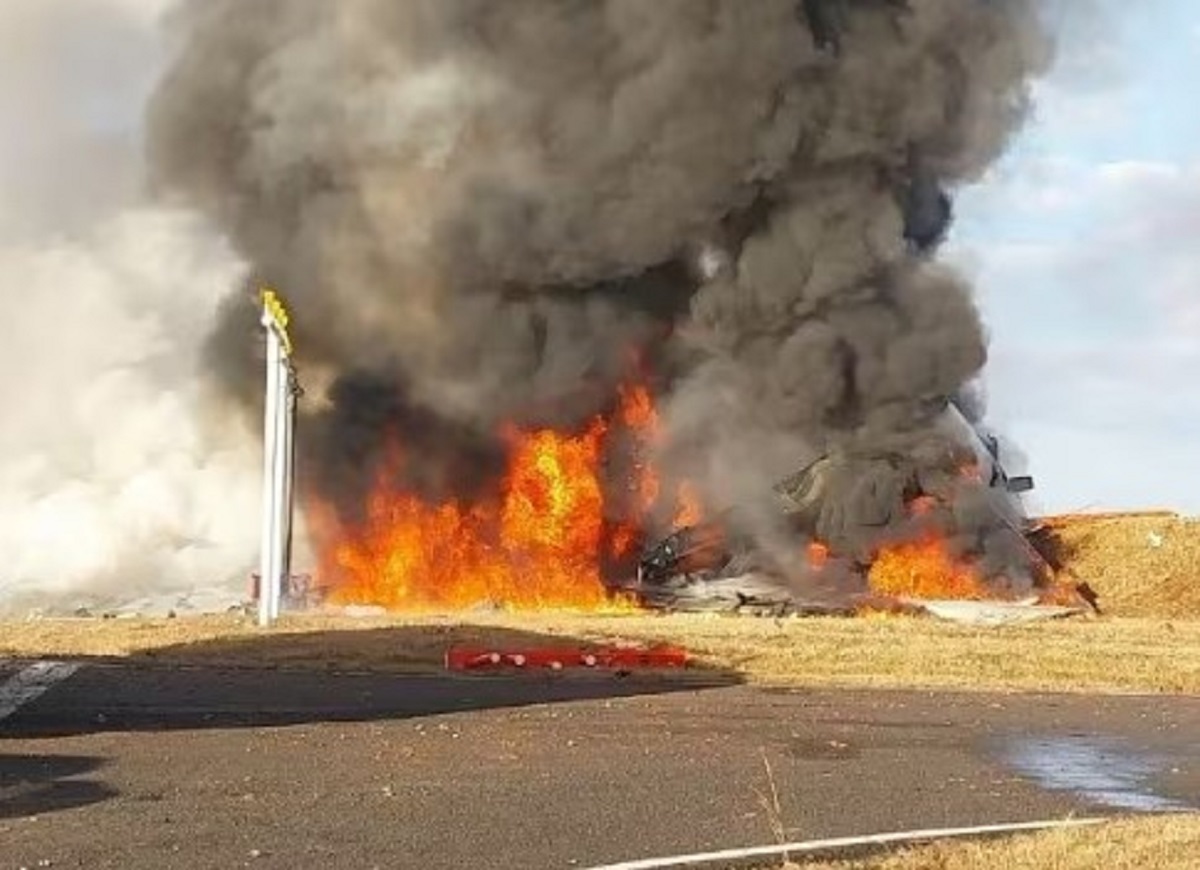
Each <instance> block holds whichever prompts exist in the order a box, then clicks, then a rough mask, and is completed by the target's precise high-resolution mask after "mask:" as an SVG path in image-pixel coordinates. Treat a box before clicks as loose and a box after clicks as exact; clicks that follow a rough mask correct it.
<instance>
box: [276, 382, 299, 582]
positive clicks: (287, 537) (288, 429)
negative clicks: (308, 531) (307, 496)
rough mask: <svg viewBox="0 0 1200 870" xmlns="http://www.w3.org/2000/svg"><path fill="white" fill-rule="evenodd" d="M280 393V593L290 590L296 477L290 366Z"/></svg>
mask: <svg viewBox="0 0 1200 870" xmlns="http://www.w3.org/2000/svg"><path fill="white" fill-rule="evenodd" d="M284 387H285V388H284V391H283V498H282V499H281V501H280V513H281V516H282V522H281V524H280V530H279V541H280V544H279V565H280V570H279V573H280V574H281V575H282V577H283V579H284V589H285V590H287V589H289V588H290V578H291V575H292V526H293V514H294V512H295V502H296V499H295V483H296V482H295V477H296V395H297V384H296V373H295V371H293V369H292V367H291V365H290V363H289V364H288V365H286V366H285V367H284Z"/></svg>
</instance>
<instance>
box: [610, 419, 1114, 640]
mask: <svg viewBox="0 0 1200 870" xmlns="http://www.w3.org/2000/svg"><path fill="white" fill-rule="evenodd" d="M935 425H936V427H937V428H938V429H939V430H940V432H941V434H943V435H944V436H945V438H946V441H945V446H946V447H948V448H949V449H948V452H947V459H948V460H949V462H950V464H951V465H953V466H955V467H956V471H955V473H954V474H953V475H951V478H957V479H959V480H962V481H965V483H966V485H968V486H973V487H975V488H976V490H977V495H978V500H977V505H978V510H980V511H981V512H982V514H983V515H984V521H985V522H986V523H987V525H989V526H991V527H992V528H996V527H999V528H1001V529H1003V530H1005V531H1006V532H1007V533H1008V537H1009V541H1008V543H1009V545H1010V546H1011V545H1013V544H1015V545H1016V549H1017V552H1018V555H1019V559H1018V561H1019V563H1020V564H1021V565H1022V566H1023V569H1024V571H1025V572H1027V576H1025V577H1024V578H1022V580H1023V582H1021V583H1018V584H1015V585H1016V586H1017V587H1018V589H1021V590H1023V591H1025V592H1027V593H1030V594H1028V595H1025V596H1023V597H1019V598H1015V597H1014V596H1011V595H1009V596H1004V595H1003V591H1002V590H994V589H993V590H988V589H987V588H986V585H985V584H984V583H983V582H982V578H981V577H980V576H979V575H978V569H977V567H976V566H974V565H971V564H968V563H967V562H963V563H961V564H960V565H959V566H958V567H957V568H955V567H954V566H953V565H951V564H949V563H950V562H952V557H951V556H949V554H948V552H947V551H946V550H945V548H946V546H947V545H948V541H945V540H940V539H937V538H934V539H931V538H930V537H928V533H930V532H932V533H933V534H934V535H939V534H940V532H939V531H937V526H938V520H937V513H938V511H939V509H945V508H948V506H949V503H948V501H945V500H944V499H945V497H946V493H945V491H944V485H945V483H946V481H945V480H943V481H940V482H939V481H937V480H930V479H929V476H928V474H927V473H926V474H923V473H920V472H918V470H917V467H916V465H915V464H913V462H912V460H911V457H909V456H907V455H905V454H904V453H903V452H900V451H897V452H888V453H880V452H878V451H871V452H855V451H853V450H838V451H832V452H829V453H826V454H825V455H823V456H820V457H819V458H817V459H816V460H815V461H813V462H811V463H809V464H808V465H807V466H805V467H804V468H802V469H801V470H799V471H798V472H796V473H795V474H793V475H791V476H789V477H788V478H786V479H785V480H782V481H780V482H779V483H778V484H777V485H776V486H775V488H774V496H775V504H776V508H777V510H778V513H779V515H780V519H781V521H782V523H783V525H784V526H785V527H786V529H787V532H788V533H789V534H790V535H792V536H795V538H797V539H804V540H808V541H810V542H811V543H810V544H809V546H808V548H807V552H806V553H805V554H804V562H805V563H806V564H805V573H806V574H807V575H808V578H809V579H810V580H812V579H818V580H819V579H820V577H821V575H823V574H827V573H828V574H829V575H831V576H835V577H836V578H837V580H838V581H839V586H840V588H842V589H843V590H844V589H846V588H850V589H853V590H857V593H854V592H852V593H851V594H850V595H849V596H842V597H841V600H840V601H837V602H836V603H831V602H830V599H828V598H826V599H824V600H821V599H816V600H807V599H805V598H804V597H803V596H802V594H801V593H799V592H798V591H797V588H796V586H795V585H794V584H792V583H790V582H789V574H790V573H793V572H792V571H789V568H788V566H787V565H786V564H782V563H781V562H780V560H779V559H778V558H777V557H775V556H773V555H772V553H770V552H769V551H768V550H767V549H765V548H762V547H759V546H757V545H756V544H755V542H754V541H753V539H752V537H751V536H748V535H743V534H739V533H738V532H737V531H736V529H737V517H736V516H735V515H734V514H733V513H732V512H727V513H726V514H724V515H722V516H720V517H718V518H715V519H712V520H706V521H703V522H700V523H696V524H693V525H688V526H684V527H682V528H678V529H676V530H674V531H673V532H671V533H670V534H669V535H667V536H666V537H665V538H662V539H661V540H659V541H657V542H655V543H653V544H652V545H651V546H650V547H648V548H647V549H646V550H645V551H644V552H643V554H642V556H641V559H640V561H639V563H638V567H637V577H636V581H635V582H634V584H633V585H632V586H631V587H629V589H628V591H630V592H632V593H633V594H634V595H636V596H637V598H638V600H639V601H640V602H641V603H642V604H643V605H644V606H646V607H649V608H653V609H658V610H667V611H704V612H744V613H757V614H767V615H770V614H774V615H787V614H803V613H812V614H822V613H849V612H853V611H854V610H856V609H857V608H858V607H859V606H860V605H862V604H864V603H865V604H872V605H873V606H876V607H887V608H890V609H905V607H906V605H912V604H917V602H915V601H911V600H907V601H906V599H905V598H904V597H903V593H904V592H906V591H912V589H911V587H910V588H909V589H905V588H903V587H904V586H905V583H904V582H903V581H902V582H901V584H900V586H901V588H894V589H891V590H889V589H888V588H887V584H886V583H883V584H878V583H874V582H870V581H871V580H874V579H875V573H874V572H875V570H876V568H875V565H877V564H879V563H877V562H875V561H874V560H875V559H876V558H877V557H878V554H879V549H880V548H879V547H878V546H873V547H869V548H868V549H867V550H866V551H864V550H862V549H861V548H859V549H858V550H857V551H856V550H855V547H854V544H853V542H846V541H845V540H844V536H842V535H839V532H838V530H837V529H836V525H837V519H836V517H833V516H830V507H831V506H830V503H829V501H828V500H827V499H826V494H827V490H828V489H829V487H830V484H831V482H832V481H833V480H835V479H838V478H841V479H846V478H847V477H861V478H862V479H863V480H868V479H869V478H870V477H871V476H872V473H873V472H872V468H873V467H874V468H878V467H880V466H882V467H884V468H886V469H887V472H888V473H887V475H886V477H888V478H890V480H891V481H892V485H893V486H898V487H899V490H900V491H899V493H897V494H898V495H899V499H900V502H899V503H900V504H902V505H903V506H904V510H905V511H906V512H907V513H908V514H909V519H908V522H903V521H902V522H897V521H896V518H895V517H892V516H888V515H887V511H886V509H884V510H883V511H881V513H880V514H879V516H878V517H877V524H878V528H880V529H884V528H889V529H892V530H893V531H896V530H899V534H901V535H903V534H905V533H907V535H909V536H910V537H912V538H917V539H920V538H922V537H924V540H926V541H928V542H931V543H933V544H934V549H935V551H937V552H935V553H934V561H935V563H936V564H935V565H934V566H933V570H934V571H935V572H936V573H937V574H938V575H939V576H938V578H937V580H936V582H937V583H938V584H939V585H942V584H946V581H947V577H946V575H948V574H953V573H954V571H955V570H958V571H959V572H960V573H961V574H963V575H966V576H967V578H968V579H967V581H966V582H967V584H968V585H969V586H971V587H974V588H971V589H965V590H964V589H962V588H961V587H960V588H958V589H948V590H947V591H954V592H957V593H958V594H957V595H956V596H955V597H966V598H972V597H978V598H992V597H993V596H992V594H991V592H993V591H994V592H996V593H997V594H996V596H995V599H994V602H993V606H992V609H991V610H990V611H986V612H985V611H982V610H981V611H977V612H972V613H970V614H967V613H963V614H955V613H949V612H948V613H945V614H943V615H945V616H948V617H949V618H969V619H972V620H975V621H979V620H990V621H994V622H1000V621H1006V620H1009V619H1014V618H1017V617H1015V616H1013V615H1012V614H1006V610H1005V608H1006V607H1011V606H1014V605H1016V606H1024V607H1027V606H1029V605H1032V604H1035V603H1046V602H1053V603H1054V604H1057V605H1067V606H1065V607H1059V608H1057V610H1058V611H1061V614H1060V613H1056V612H1053V611H1052V609H1047V611H1046V612H1045V614H1044V615H1050V616H1053V615H1065V614H1067V613H1073V612H1079V610H1080V609H1081V606H1082V605H1085V604H1086V605H1088V606H1090V607H1091V608H1093V609H1094V610H1096V611H1097V612H1098V611H1099V607H1098V605H1097V600H1096V596H1095V593H1094V592H1093V591H1092V590H1091V588H1090V587H1088V586H1087V584H1086V583H1077V584H1076V585H1074V586H1073V587H1071V588H1070V589H1067V588H1065V587H1056V583H1057V580H1056V578H1057V577H1058V576H1059V574H1060V573H1063V572H1064V571H1065V569H1064V568H1063V566H1062V565H1061V564H1059V563H1058V562H1057V561H1056V559H1055V558H1054V556H1053V554H1052V553H1051V552H1050V551H1048V550H1047V549H1046V546H1045V545H1046V543H1047V542H1046V540H1045V538H1044V531H1045V530H1044V529H1043V527H1042V526H1041V524H1040V523H1038V522H1037V521H1036V520H1035V519H1033V518H1030V517H1029V516H1028V515H1027V514H1026V512H1025V509H1024V505H1023V504H1022V502H1021V500H1020V495H1021V494H1022V493H1025V492H1028V491H1030V490H1032V489H1033V479H1032V478H1031V477H1028V476H1025V475H1019V476H1011V475H1010V474H1009V473H1008V471H1007V470H1006V469H1005V467H1004V465H1003V463H1002V461H1001V448H1000V442H999V439H997V438H996V437H995V436H994V435H992V434H991V433H988V432H986V431H984V430H982V429H981V428H980V427H978V426H977V425H976V424H974V423H971V422H970V421H969V420H968V419H967V417H966V415H964V413H963V411H962V410H961V409H960V407H959V404H958V403H957V402H955V401H953V400H951V401H947V402H945V405H944V409H943V410H942V411H941V413H940V415H939V416H938V419H937V421H936V424H935ZM951 485H953V483H952V484H951ZM922 528H923V529H924V532H925V533H926V534H924V535H923V534H922ZM839 537H842V538H843V541H839V543H842V544H843V545H844V546H845V545H846V544H847V543H848V547H847V549H846V550H841V549H840V548H838V547H836V546H830V545H829V544H828V543H825V542H826V541H837V540H838V539H839ZM993 546H994V543H993ZM793 555H794V554H793ZM919 570H920V566H919V565H918V566H915V567H914V566H912V565H909V566H908V567H907V571H908V572H909V576H908V577H907V578H906V579H907V580H908V581H909V582H910V583H915V582H918V581H919V578H914V577H912V576H911V575H912V572H913V571H918V572H919ZM847 580H849V581H850V582H849V583H847ZM881 587H882V588H881ZM807 588H812V584H808V585H807ZM889 591H891V592H894V593H896V594H895V595H894V596H891V597H890V598H889V596H888V595H887V593H888V592H889ZM1009 591H1012V590H1011V589H1010V590H1009ZM964 593H965V594H964ZM972 593H978V594H977V595H976V594H972ZM1004 598H1008V599H1009V600H1008V602H1007V603H1005V602H1004V601H1003V599H1004ZM930 603H932V602H930V601H928V600H922V601H921V602H920V605H925V604H930ZM947 603H948V602H947ZM933 609H934V610H936V607H934V608H933Z"/></svg>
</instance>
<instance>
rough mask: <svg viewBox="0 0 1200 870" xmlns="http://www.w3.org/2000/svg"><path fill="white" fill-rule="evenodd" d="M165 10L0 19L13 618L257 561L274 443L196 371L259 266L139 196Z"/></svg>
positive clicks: (0, 255)
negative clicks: (222, 311)
mask: <svg viewBox="0 0 1200 870" xmlns="http://www.w3.org/2000/svg"><path fill="white" fill-rule="evenodd" d="M168 5H169V4H168V3H167V2H165V0H6V2H5V3H4V4H3V6H2V7H0V118H2V119H3V124H4V129H5V130H6V136H5V137H4V139H3V140H0V203H3V206H2V207H0V276H3V278H2V280H0V305H2V306H3V310H4V316H3V318H0V406H2V407H3V408H4V409H5V414H4V416H3V418H2V419H0V610H8V609H13V608H17V607H26V606H42V605H73V604H77V603H93V602H95V603H100V602H120V601H122V600H129V599H131V598H134V597H136V596H140V595H144V594H149V593H156V592H167V591H181V590H186V589H191V588H194V587H205V586H212V585H215V584H223V583H224V584H229V583H241V582H243V581H242V580H241V579H239V578H244V576H245V573H246V571H247V570H248V569H249V567H250V566H251V565H252V563H253V554H254V552H255V546H256V542H257V523H256V517H257V509H258V498H259V489H258V486H259V484H258V480H259V478H258V467H259V466H258V463H259V449H258V446H257V443H256V440H255V438H254V434H253V433H251V432H249V431H247V430H246V428H245V427H244V426H243V425H242V424H240V423H239V422H238V421H237V420H236V419H235V418H233V417H232V416H231V415H228V414H227V413H226V412H225V411H224V409H223V408H222V407H221V405H220V404H219V403H218V402H217V400H216V398H215V397H214V396H211V395H209V394H208V392H207V390H206V388H205V386H204V382H203V379H202V378H201V376H200V371H199V362H200V357H199V354H200V350H201V345H202V342H203V340H204V336H205V335H207V334H208V332H209V331H210V324H211V322H212V320H213V318H214V316H215V309H216V305H217V301H218V300H219V299H220V298H221V297H222V296H223V295H224V294H225V293H226V292H227V290H228V288H229V287H230V286H231V284H233V283H234V282H236V281H237V280H239V279H240V277H241V275H242V272H243V267H242V265H241V264H240V262H239V261H238V260H237V258H235V257H234V256H233V255H232V254H231V252H230V251H229V250H228V248H227V247H225V246H224V245H222V244H220V243H218V242H217V241H215V239H214V236H213V234H212V232H211V230H210V229H209V228H207V227H206V226H205V225H204V224H203V223H202V222H201V221H200V220H199V219H198V218H196V217H195V216H192V215H189V214H186V213H181V212H173V211H166V210H163V209H157V208H152V207H149V206H147V205H145V203H144V202H142V199H141V196H140V193H141V185H142V173H141V141H140V140H141V130H140V125H141V120H140V119H141V112H142V107H143V103H144V100H145V96H146V94H147V93H148V92H149V90H150V88H151V87H152V86H153V83H154V81H155V78H156V76H157V74H158V72H159V70H160V68H161V63H162V54H163V47H162V44H161V41H160V39H159V36H158V34H157V29H156V22H157V19H158V16H159V15H160V14H161V13H162V12H163V11H164V9H165V8H166V7H167V6H168ZM10 131H11V133H10Z"/></svg>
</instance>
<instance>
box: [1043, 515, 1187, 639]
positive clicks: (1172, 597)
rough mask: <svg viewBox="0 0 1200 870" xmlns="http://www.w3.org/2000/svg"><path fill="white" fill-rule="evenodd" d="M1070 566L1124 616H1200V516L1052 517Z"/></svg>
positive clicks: (1113, 608)
mask: <svg viewBox="0 0 1200 870" xmlns="http://www.w3.org/2000/svg"><path fill="white" fill-rule="evenodd" d="M1050 524H1051V526H1053V527H1054V528H1055V529H1056V530H1057V532H1058V535H1059V538H1060V540H1061V541H1062V544H1063V545H1064V553H1063V555H1064V556H1065V557H1066V561H1067V565H1068V567H1069V568H1070V569H1071V570H1072V571H1073V572H1074V573H1076V574H1078V575H1079V577H1080V578H1081V579H1083V580H1086V581H1087V582H1089V583H1090V584H1091V585H1092V586H1093V587H1094V588H1095V589H1096V591H1097V592H1099V593H1100V600H1101V603H1102V605H1103V606H1104V607H1105V609H1106V610H1108V611H1109V612H1111V613H1113V614H1117V615H1121V616H1135V617H1158V618H1163V619H1184V618H1192V619H1200V519H1188V518H1184V517H1180V516H1176V515H1174V514H1170V513H1161V514H1111V515H1096V516H1088V515H1086V514H1079V515H1075V516H1070V517H1059V518H1055V519H1052V520H1051V521H1050Z"/></svg>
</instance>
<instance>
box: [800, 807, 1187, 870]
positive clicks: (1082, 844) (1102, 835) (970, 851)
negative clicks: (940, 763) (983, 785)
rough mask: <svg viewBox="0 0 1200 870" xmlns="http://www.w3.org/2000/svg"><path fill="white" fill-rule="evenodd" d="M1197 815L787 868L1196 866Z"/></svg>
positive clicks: (1173, 869) (1124, 869) (1158, 869)
mask: <svg viewBox="0 0 1200 870" xmlns="http://www.w3.org/2000/svg"><path fill="white" fill-rule="evenodd" d="M1197 866H1200V815H1185V816H1153V817H1142V818H1137V819H1127V820H1123V821H1118V822H1113V823H1110V824H1106V825H1103V826H1100V827H1094V828H1074V829H1068V830H1060V831H1050V832H1046V833H1039V834H1030V835H1021V836H1017V837H1012V838H1011V839H1003V840H988V841H978V842H947V843H936V844H931V845H928V846H922V847H919V848H914V849H910V850H906V851H902V852H897V853H893V854H889V855H885V856H881V857H875V858H867V859H862V860H854V861H825V862H816V863H805V864H787V865H785V867H786V868H787V870H977V868H980V867H1003V868H1005V870H1010V868H1015V870H1098V868H1104V870H1144V868H1151V867H1152V868H1155V870H1194V868H1195V867H1197Z"/></svg>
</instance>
